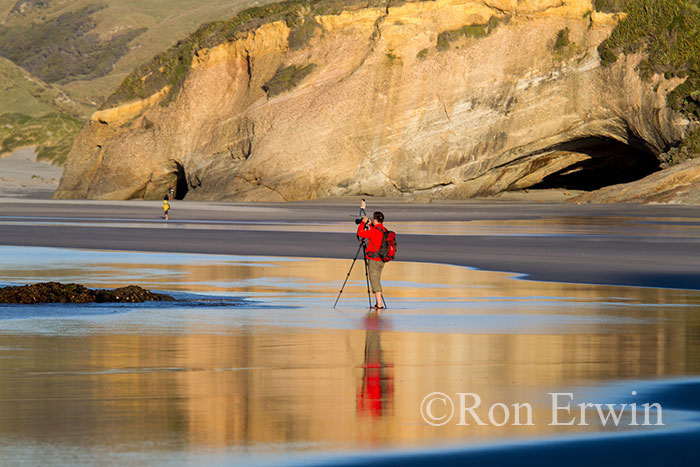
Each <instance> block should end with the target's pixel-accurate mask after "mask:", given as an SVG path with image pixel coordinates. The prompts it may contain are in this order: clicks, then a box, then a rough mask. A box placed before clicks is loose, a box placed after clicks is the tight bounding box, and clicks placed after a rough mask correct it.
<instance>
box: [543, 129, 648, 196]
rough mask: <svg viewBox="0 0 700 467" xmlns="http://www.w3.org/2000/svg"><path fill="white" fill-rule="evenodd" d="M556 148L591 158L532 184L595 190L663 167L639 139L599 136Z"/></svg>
mask: <svg viewBox="0 0 700 467" xmlns="http://www.w3.org/2000/svg"><path fill="white" fill-rule="evenodd" d="M552 149H553V150H555V151H562V152H572V153H581V154H585V155H587V156H588V159H586V160H583V161H580V162H576V163H575V164H572V165H570V166H568V167H565V168H563V169H561V170H559V171H557V172H554V173H552V174H550V175H548V176H546V177H544V178H543V179H542V181H540V182H539V183H537V184H536V185H533V186H531V187H530V188H532V189H547V188H564V189H567V190H583V191H594V190H598V189H600V188H603V187H606V186H610V185H617V184H619V183H629V182H634V181H636V180H640V179H642V178H644V177H646V176H648V175H651V174H652V173H654V172H657V171H659V170H661V167H660V162H659V159H658V158H657V157H656V156H655V155H654V154H653V153H652V152H651V151H650V150H649V149H647V148H646V147H645V145H644V143H643V141H641V140H637V139H631V140H630V144H625V143H621V142H619V141H617V140H614V139H611V138H605V137H597V136H595V137H589V138H581V139H577V140H573V141H569V142H566V143H562V144H560V145H557V146H555V147H553V148H552Z"/></svg>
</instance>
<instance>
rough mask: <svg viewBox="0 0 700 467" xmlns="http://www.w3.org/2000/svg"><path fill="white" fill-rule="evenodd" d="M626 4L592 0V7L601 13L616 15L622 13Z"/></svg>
mask: <svg viewBox="0 0 700 467" xmlns="http://www.w3.org/2000/svg"><path fill="white" fill-rule="evenodd" d="M627 2H628V0H594V1H593V7H594V8H595V9H596V11H601V12H603V13H618V12H621V11H624V7H625V4H626V3H627Z"/></svg>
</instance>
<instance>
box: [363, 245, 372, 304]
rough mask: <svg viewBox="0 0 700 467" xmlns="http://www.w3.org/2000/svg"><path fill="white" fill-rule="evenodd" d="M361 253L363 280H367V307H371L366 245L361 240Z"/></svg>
mask: <svg viewBox="0 0 700 467" xmlns="http://www.w3.org/2000/svg"><path fill="white" fill-rule="evenodd" d="M362 253H363V255H364V256H363V259H364V260H365V282H367V301H368V302H369V307H370V308H372V296H371V295H370V293H369V263H368V262H367V246H366V245H365V242H362Z"/></svg>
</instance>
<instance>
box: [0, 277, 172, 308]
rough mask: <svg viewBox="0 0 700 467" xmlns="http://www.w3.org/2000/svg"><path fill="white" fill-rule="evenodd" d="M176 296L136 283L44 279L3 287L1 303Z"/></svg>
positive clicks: (118, 300)
mask: <svg viewBox="0 0 700 467" xmlns="http://www.w3.org/2000/svg"><path fill="white" fill-rule="evenodd" d="M172 300H174V298H173V297H171V296H169V295H163V294H158V293H153V292H150V291H148V290H145V289H142V288H141V287H139V286H136V285H129V286H126V287H120V288H117V289H113V290H107V289H88V288H87V287H85V286H82V285H80V284H61V283H59V282H42V283H39V284H32V285H21V286H10V287H3V288H0V303H11V304H22V305H34V304H37V303H139V302H152V301H172Z"/></svg>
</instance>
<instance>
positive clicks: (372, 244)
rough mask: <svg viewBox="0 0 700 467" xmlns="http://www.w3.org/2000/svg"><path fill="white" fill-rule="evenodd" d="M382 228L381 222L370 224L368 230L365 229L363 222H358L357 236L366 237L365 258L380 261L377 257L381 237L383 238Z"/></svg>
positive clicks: (383, 229)
mask: <svg viewBox="0 0 700 467" xmlns="http://www.w3.org/2000/svg"><path fill="white" fill-rule="evenodd" d="M385 230H386V229H385V228H384V225H383V224H377V225H371V224H370V228H369V230H365V223H364V222H360V225H359V226H357V236H358V237H361V238H366V239H368V240H369V241H368V242H367V259H373V260H375V261H381V260H382V259H381V258H380V257H379V254H378V253H379V247H380V246H382V239H383V238H384V231H385Z"/></svg>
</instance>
